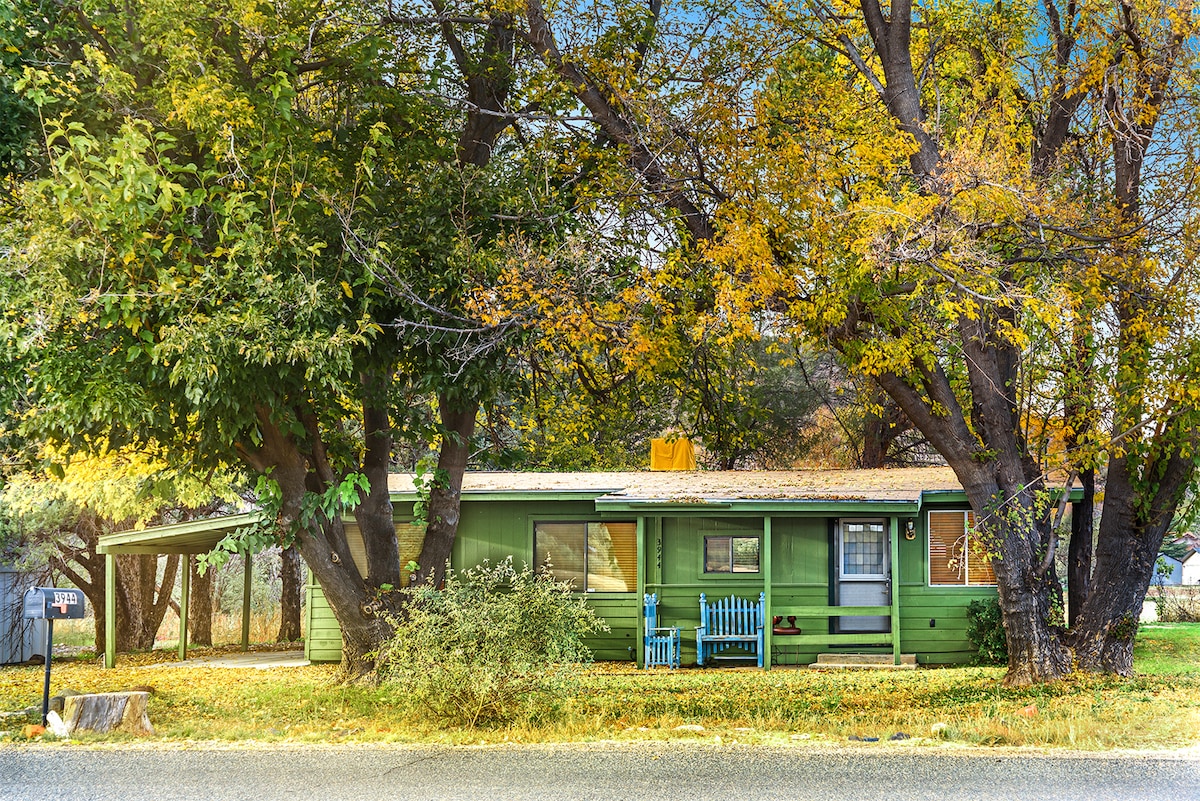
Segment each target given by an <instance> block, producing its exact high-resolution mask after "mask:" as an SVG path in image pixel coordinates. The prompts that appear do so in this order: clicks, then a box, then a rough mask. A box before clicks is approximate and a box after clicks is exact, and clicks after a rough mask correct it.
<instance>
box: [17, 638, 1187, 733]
mask: <svg viewBox="0 0 1200 801" xmlns="http://www.w3.org/2000/svg"><path fill="white" fill-rule="evenodd" d="M1135 653H1136V660H1137V661H1136V665H1137V668H1138V675H1137V676H1136V677H1135V678H1132V679H1115V678H1097V677H1094V676H1075V677H1072V678H1070V679H1068V680H1065V681H1061V682H1057V683H1055V684H1051V685H1046V686H1039V687H1034V688H1029V689H1022V690H1008V689H1005V688H1003V687H1001V686H1000V681H1001V679H1002V677H1003V675H1004V671H1003V670H1002V669H1000V668H933V669H922V670H918V671H896V672H890V671H889V672H884V671H864V672H828V673H826V672H816V671H808V670H780V669H776V670H772V671H769V672H765V671H759V670H746V669H740V670H703V671H702V670H688V669H685V670H680V671H673V672H670V671H663V670H657V671H653V672H646V671H637V670H635V669H632V668H631V667H629V666H628V665H613V664H598V665H595V666H593V667H591V668H589V669H587V670H584V671H581V673H580V674H579V676H578V677H577V679H576V680H575V681H574V682H573V687H572V688H571V690H570V691H568V692H567V693H564V694H563V695H562V696H560V697H558V698H557V699H555V702H554V708H552V709H548V710H546V711H544V712H543V714H542V715H541V716H540V717H539V718H538V719H534V720H523V721H519V722H515V723H512V724H509V725H507V726H503V727H495V728H487V729H453V728H443V727H439V726H437V725H436V724H434V723H433V722H430V721H429V719H428V716H427V715H425V714H423V713H422V712H421V711H420V710H414V709H412V708H411V706H410V705H408V704H406V703H405V699H404V695H403V692H402V690H400V689H399V688H395V687H380V688H371V687H362V686H346V685H341V684H338V683H337V681H336V676H337V671H336V668H335V667H332V666H311V667H305V668H292V669H276V670H254V669H246V670H241V669H237V670H233V669H216V668H198V667H196V668H173V667H167V666H165V665H163V664H162V663H165V662H170V661H171V660H172V658H173V655H172V654H171V653H170V652H163V651H157V652H153V653H149V654H137V655H133V656H123V657H121V659H120V666H119V667H118V668H117V669H115V670H111V671H106V670H103V669H102V668H100V667H99V666H98V665H97V664H96V663H95V662H94V661H93V660H87V661H83V660H80V661H75V662H70V661H56V662H55V663H54V665H53V670H52V681H51V692H52V693H53V692H57V691H59V690H61V689H63V688H70V689H72V690H75V691H77V692H103V691H112V690H121V689H129V688H131V687H134V686H137V685H149V686H151V687H153V688H154V697H153V698H152V699H151V702H150V716H151V720H152V722H153V723H154V726H155V728H156V730H157V733H156V734H155V735H154V737H155V739H159V740H165V741H194V740H247V739H249V740H259V741H296V742H379V741H394V742H456V743H477V742H504V741H521V742H531V741H588V740H598V739H615V740H626V739H650V740H654V739H698V740H704V741H708V742H712V741H714V738H718V737H719V738H721V741H722V742H726V743H728V742H732V741H738V742H742V743H754V742H763V743H767V742H771V743H778V742H788V741H798V742H816V743H826V744H833V743H843V742H848V741H851V740H852V739H855V738H857V739H861V740H869V739H870V738H879V739H880V740H881V741H887V740H888V739H889V738H890V737H892V736H893V735H896V734H904V735H908V742H910V743H911V742H917V743H934V742H939V743H940V742H952V743H959V744H974V745H1010V746H1035V747H1051V748H1067V749H1072V748H1074V749H1089V750H1103V749H1112V748H1128V749H1151V748H1153V749H1158V748H1179V747H1187V746H1195V745H1196V744H1197V743H1200V624H1155V625H1149V626H1144V627H1143V628H1142V630H1141V631H1140V633H1139V638H1138V644H1137V650H1136V652H1135ZM42 676H43V672H42V669H41V668H38V667H2V668H0V711H10V710H17V709H21V708H23V707H26V706H31V705H40V702H41V689H42ZM23 722H25V721H23V720H22V721H16V722H14V721H12V720H11V719H10V720H9V721H7V722H0V729H4V728H8V729H9V730H10V731H9V733H8V734H7V735H0V739H10V740H20V735H19V733H18V732H19V729H20V725H19V724H20V723H23ZM80 739H82V740H88V739H89V738H87V737H82V738H80ZM104 739H109V740H121V739H128V737H126V736H124V735H114V736H112V737H107V738H104Z"/></svg>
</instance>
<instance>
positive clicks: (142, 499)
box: [0, 446, 236, 652]
mask: <svg viewBox="0 0 1200 801" xmlns="http://www.w3.org/2000/svg"><path fill="white" fill-rule="evenodd" d="M96 450H97V451H98V455H96V456H88V457H85V456H82V455H80V456H76V457H75V458H73V459H71V460H70V461H66V460H64V459H63V454H62V453H61V452H54V451H47V452H45V453H44V457H45V464H44V466H42V467H31V468H30V469H28V470H26V471H23V472H19V473H16V474H14V475H13V476H12V477H11V479H10V480H9V481H8V482H7V485H6V486H5V488H4V492H3V495H0V501H2V502H3V505H4V507H5V508H6V509H7V510H8V512H9V514H11V515H12V516H13V517H14V518H15V520H16V524H17V526H18V527H19V528H20V530H21V531H22V532H23V538H22V539H23V544H22V548H21V551H22V553H21V561H22V562H23V563H25V564H28V565H30V566H43V565H44V566H48V568H49V570H50V572H51V574H52V575H60V576H64V577H66V578H67V579H68V580H69V581H70V582H71V583H72V584H74V585H75V586H76V587H78V588H79V589H81V590H83V593H84V595H85V596H86V597H87V599H88V601H89V602H90V604H91V606H92V612H93V617H94V620H95V643H96V650H97V651H98V652H102V651H103V650H104V646H105V642H106V617H105V615H106V609H107V607H106V604H105V594H106V588H107V577H106V572H105V558H104V555H103V554H101V553H100V552H99V550H98V546H99V544H100V543H99V540H100V536H101V535H102V534H108V533H113V532H117V531H123V530H128V529H131V528H134V527H137V526H144V525H147V524H149V525H161V524H165V523H170V522H182V521H184V520H188V519H192V518H194V517H197V516H207V515H212V514H214V513H217V512H219V511H220V510H223V509H228V508H229V507H228V503H229V502H230V501H231V500H234V499H235V498H236V495H235V494H234V493H233V491H232V488H231V485H230V484H229V482H228V478H227V476H226V475H224V474H214V475H213V476H212V477H211V479H210V480H209V481H197V480H195V479H193V478H191V477H189V476H186V475H179V474H177V473H175V472H174V471H172V470H171V469H170V468H169V467H168V466H167V465H166V464H165V463H163V462H161V461H159V460H156V459H154V458H153V457H149V458H148V457H146V456H145V455H143V454H135V453H130V452H113V451H109V450H106V449H105V448H104V447H103V446H101V447H98V448H97V449H96ZM152 488H153V489H152ZM179 566H180V559H179V555H178V554H172V555H169V556H166V557H163V558H159V557H154V556H150V555H129V554H122V555H118V556H117V559H116V578H117V584H116V587H115V588H114V593H115V597H116V602H117V620H116V623H115V629H116V635H117V643H116V647H117V649H118V650H122V651H127V650H149V649H150V648H152V647H153V645H154V638H155V635H156V634H157V633H158V629H159V627H160V626H161V625H162V621H163V618H164V616H165V615H166V613H167V610H168V609H169V608H171V606H172V605H173V602H172V599H171V595H172V592H173V590H174V586H175V579H176V576H177V575H178V571H179ZM193 612H195V613H196V615H195V616H194V617H193V620H195V621H196V622H197V624H198V626H201V627H203V626H205V625H209V619H210V618H211V604H210V606H209V608H208V610H207V612H205V611H204V610H201V609H197V608H196V607H195V606H193ZM209 644H211V639H210V640H209Z"/></svg>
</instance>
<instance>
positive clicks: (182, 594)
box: [179, 553, 192, 662]
mask: <svg viewBox="0 0 1200 801" xmlns="http://www.w3.org/2000/svg"><path fill="white" fill-rule="evenodd" d="M179 582H180V583H179V661H180V662H182V661H184V660H185V659H187V640H188V602H189V600H190V596H191V592H192V555H191V554H190V553H186V554H184V555H183V576H182V577H181V578H180V580H179Z"/></svg>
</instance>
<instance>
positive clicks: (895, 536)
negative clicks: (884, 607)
mask: <svg viewBox="0 0 1200 801" xmlns="http://www.w3.org/2000/svg"><path fill="white" fill-rule="evenodd" d="M888 524H889V526H888V527H889V529H890V530H889V531H888V542H889V543H890V544H891V558H892V591H891V598H889V599H888V602H889V603H890V604H891V607H892V659H893V660H894V662H893V664H897V665H898V664H900V519H899V518H898V517H895V516H893V517H891V518H889V519H888Z"/></svg>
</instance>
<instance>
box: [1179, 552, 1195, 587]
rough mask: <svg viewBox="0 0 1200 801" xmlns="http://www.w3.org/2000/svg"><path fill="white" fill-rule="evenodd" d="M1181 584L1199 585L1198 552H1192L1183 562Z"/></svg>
mask: <svg viewBox="0 0 1200 801" xmlns="http://www.w3.org/2000/svg"><path fill="white" fill-rule="evenodd" d="M1180 572H1181V574H1182V581H1181V582H1180V583H1181V584H1185V585H1186V584H1200V551H1192V552H1191V553H1190V554H1188V556H1187V558H1185V559H1184V560H1183V566H1182V569H1181V571H1180Z"/></svg>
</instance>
